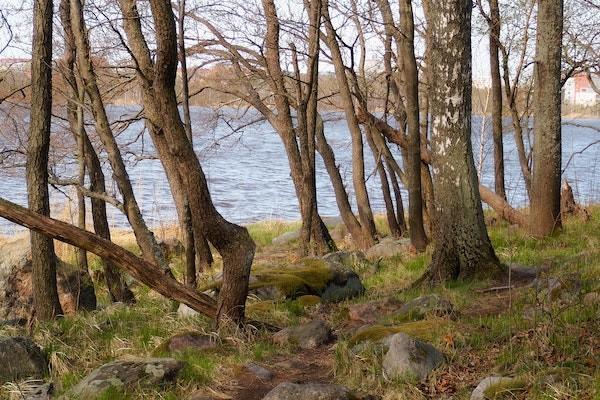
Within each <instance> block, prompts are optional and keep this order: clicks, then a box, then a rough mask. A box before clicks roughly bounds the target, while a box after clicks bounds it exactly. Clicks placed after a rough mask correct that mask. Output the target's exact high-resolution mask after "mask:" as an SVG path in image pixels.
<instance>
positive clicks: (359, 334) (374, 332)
mask: <svg viewBox="0 0 600 400" xmlns="http://www.w3.org/2000/svg"><path fill="white" fill-rule="evenodd" d="M447 323H448V322H447V321H446V320H443V319H439V318H438V319H431V320H423V321H415V322H408V323H405V324H400V325H394V326H385V325H370V326H366V327H363V328H360V329H358V330H357V331H356V333H355V334H354V336H352V337H351V338H350V339H349V340H348V344H349V345H350V346H356V345H357V344H359V343H361V342H364V341H371V342H378V341H381V340H382V339H385V338H386V337H388V336H391V335H393V334H395V333H400V332H403V333H406V334H409V335H411V336H415V337H418V338H420V339H423V340H430V339H431V338H432V332H433V331H434V330H435V328H440V327H441V326H444V325H445V324H447Z"/></svg>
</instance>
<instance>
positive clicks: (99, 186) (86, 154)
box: [60, 0, 135, 303]
mask: <svg viewBox="0 0 600 400" xmlns="http://www.w3.org/2000/svg"><path fill="white" fill-rule="evenodd" d="M60 17H61V23H62V26H63V31H64V36H65V54H64V57H63V65H62V67H63V68H62V69H63V71H62V72H63V76H64V77H65V80H66V81H67V85H68V86H69V87H70V88H71V91H72V96H75V94H77V96H76V98H72V100H71V101H70V102H69V103H68V105H67V109H68V110H67V112H68V114H69V115H68V119H69V124H70V128H71V132H72V133H73V135H74V136H75V138H76V140H77V142H78V154H79V156H80V157H81V156H83V161H84V163H85V167H84V168H82V166H81V159H80V160H79V164H80V168H81V169H83V170H84V171H87V174H88V176H89V180H90V191H91V192H92V193H105V192H106V184H105V177H104V172H103V171H102V165H101V163H100V159H99V158H98V154H97V153H96V150H95V149H94V147H93V145H92V143H91V141H90V139H89V137H88V135H87V132H86V130H85V126H84V114H83V106H84V104H85V90H84V87H83V85H82V83H81V81H80V80H78V79H76V73H75V69H74V66H75V58H76V49H75V41H74V37H73V31H72V27H71V6H70V3H69V0H61V3H60ZM78 184H79V187H78V194H79V196H83V195H84V193H83V191H82V190H80V188H81V186H83V182H82V177H81V175H80V176H79V180H78ZM91 205H92V222H93V225H94V231H95V232H96V234H97V235H99V236H100V237H102V238H104V239H107V240H110V228H109V225H108V218H107V215H106V203H105V202H104V201H103V200H101V199H99V198H97V197H92V198H91ZM82 211H83V213H85V209H83V210H80V211H79V212H80V214H81V213H82ZM80 225H82V224H81V221H80ZM80 228H82V229H85V225H84V226H83V227H82V226H80ZM79 250H80V252H82V251H83V250H81V249H79ZM102 261H103V268H104V279H105V282H106V287H107V288H108V292H109V294H110V297H111V300H112V301H118V302H124V303H131V302H133V301H134V300H135V298H134V296H133V293H132V292H131V290H129V288H128V287H127V284H126V283H125V281H124V279H123V277H122V276H121V274H120V273H119V272H118V270H117V269H116V267H115V266H114V265H113V264H112V263H111V262H110V261H109V260H102Z"/></svg>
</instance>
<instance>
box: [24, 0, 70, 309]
mask: <svg viewBox="0 0 600 400" xmlns="http://www.w3.org/2000/svg"><path fill="white" fill-rule="evenodd" d="M52 14H53V9H52V0H35V1H34V2H33V43H32V51H31V54H32V61H31V87H32V92H31V113H30V123H29V139H28V145H27V195H28V204H29V209H30V210H31V211H33V212H35V213H39V214H42V215H46V216H49V215H50V195H49V192H48V150H49V147H50V122H51V117H52V114H51V113H52ZM31 263H32V274H31V275H32V286H33V307H34V312H35V316H36V318H37V319H39V320H42V321H43V320H49V319H52V318H55V317H56V316H58V315H61V314H62V309H61V306H60V302H59V301H58V291H57V288H56V254H55V253H54V243H53V242H52V238H51V237H49V236H46V235H44V234H41V233H38V232H31Z"/></svg>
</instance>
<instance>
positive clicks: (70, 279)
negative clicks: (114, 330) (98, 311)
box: [0, 237, 96, 321]
mask: <svg viewBox="0 0 600 400" xmlns="http://www.w3.org/2000/svg"><path fill="white" fill-rule="evenodd" d="M56 278H57V288H58V297H59V301H60V303H61V306H62V309H63V312H64V313H65V314H66V315H69V314H74V313H75V312H76V311H77V310H78V309H80V310H81V309H84V310H93V309H95V308H96V295H95V292H94V286H93V283H92V281H91V279H90V277H89V275H88V274H87V273H85V272H83V271H80V270H78V269H76V268H75V267H74V266H71V265H69V264H67V263H65V262H62V261H60V260H58V263H57V277H56ZM32 306H33V292H32V283H31V251H30V246H29V241H28V238H27V237H25V238H19V239H17V240H13V241H10V242H6V243H3V244H2V245H0V320H17V321H19V320H28V319H29V317H30V315H31V309H32Z"/></svg>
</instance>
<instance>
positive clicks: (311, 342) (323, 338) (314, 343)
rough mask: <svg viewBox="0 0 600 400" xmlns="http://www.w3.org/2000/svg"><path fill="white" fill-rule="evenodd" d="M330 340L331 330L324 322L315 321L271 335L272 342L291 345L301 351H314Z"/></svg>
mask: <svg viewBox="0 0 600 400" xmlns="http://www.w3.org/2000/svg"><path fill="white" fill-rule="evenodd" d="M331 338H332V332H331V328H330V327H329V326H328V325H327V324H326V323H325V321H323V320H320V319H317V320H314V321H311V322H308V323H306V324H302V325H298V326H295V327H288V328H285V329H282V330H280V331H279V332H277V333H275V334H274V335H273V342H274V343H277V344H279V345H284V344H293V345H298V346H300V347H301V348H303V349H314V348H317V347H319V346H320V345H322V344H325V343H328V342H329V341H330V340H331Z"/></svg>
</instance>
